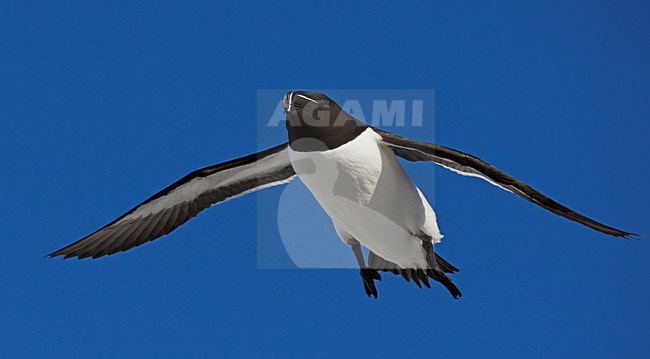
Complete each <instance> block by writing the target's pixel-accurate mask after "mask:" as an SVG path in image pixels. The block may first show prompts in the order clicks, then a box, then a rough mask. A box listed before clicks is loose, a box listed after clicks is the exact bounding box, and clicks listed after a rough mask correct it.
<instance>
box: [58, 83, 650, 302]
mask: <svg viewBox="0 0 650 359" xmlns="http://www.w3.org/2000/svg"><path fill="white" fill-rule="evenodd" d="M282 106H283V108H284V110H285V112H286V121H285V123H286V128H287V133H288V141H287V142H285V143H283V144H280V145H278V146H275V147H272V148H269V149H267V150H264V151H261V152H258V153H254V154H251V155H248V156H245V157H241V158H237V159H234V160H231V161H227V162H223V163H219V164H216V165H213V166H209V167H205V168H202V169H199V170H196V171H194V172H191V173H189V174H188V175H186V176H185V177H183V178H181V179H180V180H178V181H176V182H174V183H173V184H171V185H169V186H168V187H166V188H164V189H163V190H161V191H159V192H158V193H156V194H154V195H153V196H151V197H150V198H149V199H147V200H145V201H144V202H142V203H141V204H139V205H137V206H135V207H134V208H133V209H131V210H129V211H128V212H126V213H124V214H123V215H122V216H120V217H119V218H117V219H115V220H114V221H112V222H111V223H109V224H107V225H105V226H104V227H102V228H100V229H99V230H97V231H96V232H94V233H92V234H90V235H88V236H86V237H84V238H82V239H80V240H79V241H77V242H75V243H72V244H70V245H68V246H66V247H64V248H62V249H60V250H58V251H55V252H53V253H51V254H49V256H50V257H56V256H63V257H64V258H71V257H77V258H79V259H82V258H88V257H92V258H99V257H103V256H105V255H111V254H115V253H118V252H123V251H126V250H129V249H131V248H134V247H137V246H139V245H141V244H143V243H146V242H149V241H152V240H154V239H157V238H159V237H161V236H164V235H166V234H168V233H170V232H172V231H173V230H175V229H176V228H178V227H179V226H181V225H182V224H184V223H185V222H187V221H188V220H190V219H191V218H193V217H195V216H196V215H197V214H199V213H200V212H201V211H203V210H205V209H207V208H209V207H211V206H212V205H214V204H217V203H221V202H225V201H227V200H229V199H233V198H236V197H239V196H242V195H244V194H247V193H251V192H254V191H258V190H261V189H263V188H267V187H272V186H277V185H282V184H286V183H288V182H289V181H291V180H292V179H294V178H295V177H298V178H299V179H300V180H301V181H302V182H303V183H304V184H305V186H306V187H307V188H308V189H309V191H310V192H311V194H312V195H313V196H314V197H315V198H316V200H317V201H318V203H319V204H320V205H321V207H322V208H323V210H324V211H325V212H326V213H327V214H328V215H329V217H330V218H331V219H332V223H333V225H334V228H335V230H336V233H337V234H338V236H339V237H340V239H341V240H342V241H343V242H344V243H345V244H347V245H348V246H350V248H351V250H352V252H353V254H354V256H355V258H356V261H357V263H358V265H359V269H360V276H361V279H362V283H363V288H364V291H365V293H366V295H368V297H371V296H374V297H375V298H377V295H378V292H377V287H376V285H375V281H380V280H381V275H380V273H379V272H391V273H393V274H397V275H401V276H402V277H404V279H406V280H407V281H411V280H412V281H413V282H414V283H415V284H416V285H417V286H419V287H421V286H422V285H425V286H426V287H429V288H430V284H429V279H433V280H435V281H437V282H440V283H441V284H442V285H443V286H445V288H447V290H448V291H449V293H450V294H451V295H452V296H453V297H454V298H456V299H457V298H459V297H461V295H462V294H461V292H460V290H459V289H458V287H457V286H456V285H455V284H454V282H453V281H452V280H451V278H450V277H449V276H448V274H453V273H455V272H457V271H458V269H457V268H456V267H454V266H453V265H451V264H450V263H449V262H447V261H446V260H444V259H443V258H442V257H440V256H439V255H438V254H437V253H436V252H434V245H435V244H437V243H439V242H440V241H441V239H442V234H441V233H440V229H439V228H438V223H437V221H436V215H435V212H434V211H433V209H432V207H431V205H430V204H429V202H428V201H427V199H426V197H425V196H424V195H423V194H422V192H421V191H420V189H418V187H417V186H416V185H415V184H414V183H413V182H412V181H411V179H410V178H409V176H408V174H407V173H406V172H405V170H404V168H403V167H402V166H401V164H400V162H399V161H398V157H400V158H402V159H404V160H407V161H413V162H433V163H435V164H437V165H440V166H442V167H444V168H446V169H449V170H451V171H453V172H456V173H458V174H461V175H465V176H471V177H478V178H481V179H484V180H486V181H488V182H489V183H491V184H493V185H495V186H497V187H500V188H502V189H504V190H506V191H508V192H511V193H514V194H515V195H517V196H519V197H521V198H523V199H525V200H527V201H530V202H532V203H534V204H536V205H538V206H540V207H542V208H544V209H546V210H548V211H550V212H552V213H555V214H556V215H558V216H562V217H565V218H567V219H569V220H571V221H574V222H577V223H579V224H582V225H584V226H587V227H589V228H591V229H594V230H596V231H598V232H602V233H604V234H607V235H610V236H614V237H628V238H629V237H638V235H636V234H633V233H630V232H626V231H622V230H620V229H616V228H613V227H610V226H607V225H605V224H602V223H600V222H597V221H595V220H593V219H590V218H588V217H586V216H584V215H582V214H580V213H578V212H575V211H573V210H571V209H569V208H567V207H565V206H564V205H562V204H560V203H558V202H556V201H554V200H553V199H551V198H549V197H547V196H546V195H544V194H542V193H541V192H539V191H537V190H536V189H534V188H532V187H530V186H529V185H527V184H525V183H523V182H521V181H519V180H517V179H516V178H514V177H512V176H510V175H508V174H506V173H504V172H502V171H501V170H499V169H497V168H495V167H493V166H491V165H489V164H488V163H486V162H484V161H482V160H481V159H479V158H477V157H474V156H472V155H469V154H466V153H463V152H460V151H457V150H454V149H451V148H448V147H444V146H441V145H437V144H432V143H425V142H420V141H415V140H412V139H408V138H404V137H400V136H398V135H396V134H393V133H390V132H386V131H382V130H380V129H378V128H374V127H371V126H368V125H367V124H365V123H363V122H361V121H359V120H357V119H356V118H354V117H353V116H351V115H350V114H349V113H347V112H346V111H344V110H343V109H342V108H341V107H340V106H339V105H338V104H337V103H336V102H335V101H333V100H332V99H330V98H329V97H327V96H326V95H324V94H322V93H317V92H305V91H295V92H287V93H286V94H285V95H284V98H283V99H282ZM361 246H364V247H366V248H367V249H368V259H367V261H366V258H365V257H364V255H363V252H362V249H361V248H362V247H361Z"/></svg>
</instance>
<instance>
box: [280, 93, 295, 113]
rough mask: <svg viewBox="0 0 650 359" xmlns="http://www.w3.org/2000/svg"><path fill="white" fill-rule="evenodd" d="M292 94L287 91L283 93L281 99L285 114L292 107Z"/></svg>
mask: <svg viewBox="0 0 650 359" xmlns="http://www.w3.org/2000/svg"><path fill="white" fill-rule="evenodd" d="M293 94H294V93H293V92H291V91H289V92H287V93H285V94H284V97H283V98H282V107H283V108H284V111H286V112H289V111H291V108H292V107H293Z"/></svg>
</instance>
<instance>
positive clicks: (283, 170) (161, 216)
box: [49, 143, 295, 259]
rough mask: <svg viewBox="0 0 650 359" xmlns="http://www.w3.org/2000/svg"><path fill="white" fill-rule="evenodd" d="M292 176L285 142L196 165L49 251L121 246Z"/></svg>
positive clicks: (80, 252) (83, 252) (94, 252)
mask: <svg viewBox="0 0 650 359" xmlns="http://www.w3.org/2000/svg"><path fill="white" fill-rule="evenodd" d="M294 176H295V172H294V170H293V167H292V166H291V163H290V161H289V156H288V154H287V144H286V143H285V144H282V145H279V146H276V147H273V148H270V149H267V150H265V151H262V152H259V153H255V154H251V155H248V156H245V157H241V158H238V159H235V160H232V161H228V162H224V163H220V164H217V165H214V166H210V167H206V168H203V169H200V170H196V171H194V172H192V173H190V174H188V175H187V176H185V177H183V178H181V179H180V180H178V181H176V182H175V183H173V184H171V185H170V186H168V187H167V188H165V189H163V190H161V191H160V192H158V193H156V194H154V195H153V196H151V197H150V198H149V199H147V200H146V201H144V202H142V203H141V204H139V205H137V206H136V207H134V208H133V209H131V210H130V211H128V212H126V213H125V214H123V215H122V216H120V217H119V218H117V219H115V220H114V221H113V222H111V223H109V224H107V225H106V226H104V227H102V228H101V229H99V230H98V231H96V232H94V233H92V234H90V235H88V236H87V237H85V238H82V239H81V240H79V241H77V242H75V243H72V244H70V245H69V246H67V247H65V248H62V249H60V250H58V251H56V252H53V253H51V254H49V256H50V257H56V256H61V255H62V256H64V258H70V257H78V258H79V259H82V258H86V257H93V258H99V257H102V256H105V255H109V254H114V253H117V252H123V251H126V250H128V249H131V248H133V247H137V246H139V245H141V244H143V243H146V242H148V241H152V240H154V239H157V238H159V237H161V236H163V235H165V234H168V233H170V232H171V231H173V230H174V229H176V228H178V227H179V226H180V225H182V224H183V223H185V222H187V221H189V220H190V219H191V218H193V217H195V216H196V215H197V214H199V212H201V211H203V210H204V209H206V208H208V207H210V206H212V205H213V204H217V203H220V202H224V201H226V200H229V199H232V198H235V197H237V196H241V195H244V194H246V193H249V192H254V191H257V190H260V189H262V188H266V187H271V186H276V185H280V184H284V183H287V182H289V181H290V180H291V179H292V178H293V177H294Z"/></svg>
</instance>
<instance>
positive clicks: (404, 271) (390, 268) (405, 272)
mask: <svg viewBox="0 0 650 359" xmlns="http://www.w3.org/2000/svg"><path fill="white" fill-rule="evenodd" d="M431 247H432V248H431V250H430V252H429V251H428V250H427V247H426V246H425V247H424V248H425V250H427V254H428V253H432V254H433V259H432V261H433V265H432V264H431V263H430V264H429V266H430V268H429V269H427V270H422V269H412V268H401V267H400V266H398V265H397V264H395V263H393V262H391V261H388V260H386V259H384V258H382V257H380V256H378V255H377V254H375V253H374V252H372V251H371V252H370V255H369V256H368V267H370V268H374V269H376V270H380V271H383V272H391V273H393V274H397V275H401V276H402V277H403V278H404V279H405V280H406V281H407V282H410V281H411V279H412V280H413V283H415V284H416V285H417V286H418V287H420V288H422V283H424V285H425V286H426V287H427V288H431V285H430V284H429V278H431V279H433V280H435V281H438V282H440V283H441V284H442V285H444V286H445V288H447V290H448V291H449V293H451V295H452V296H453V297H454V298H456V299H458V298H460V297H461V296H462V293H461V292H460V290H458V287H456V286H455V285H454V283H452V281H451V279H450V278H449V277H447V275H445V273H452V274H453V273H456V272H458V271H459V269H458V268H456V267H454V266H453V265H452V264H450V263H449V262H447V261H446V260H444V259H443V258H442V257H440V256H439V255H438V254H436V253H434V252H433V246H431ZM427 262H431V260H429V255H427Z"/></svg>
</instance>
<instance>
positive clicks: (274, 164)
mask: <svg viewBox="0 0 650 359" xmlns="http://www.w3.org/2000/svg"><path fill="white" fill-rule="evenodd" d="M287 165H289V158H288V155H287V150H282V151H280V152H277V153H274V154H272V155H269V156H267V157H265V158H262V159H260V160H259V161H255V162H253V163H249V164H246V165H242V166H238V167H234V168H230V169H227V170H224V171H220V172H217V173H215V174H212V175H210V176H207V177H200V178H195V179H193V180H191V181H189V182H187V183H185V184H183V185H181V186H180V187H178V188H175V189H174V190H173V191H171V192H170V193H168V194H167V195H166V196H163V197H160V198H157V199H155V200H153V201H151V202H149V203H147V204H144V205H142V206H140V207H138V208H137V209H136V210H135V211H134V212H133V213H131V214H129V215H128V216H126V217H124V218H122V219H121V220H120V221H119V222H118V223H117V224H120V223H125V222H130V221H133V220H136V219H138V218H142V217H146V216H148V215H151V214H154V213H158V212H160V211H162V210H164V209H167V208H171V207H173V206H175V205H177V204H179V203H182V202H189V201H192V200H194V199H196V198H197V197H199V195H201V194H202V193H205V192H208V191H211V190H214V189H217V188H219V187H225V186H228V185H231V184H234V183H237V182H240V181H243V180H247V179H254V178H257V177H258V176H259V175H260V174H265V173H272V172H277V171H280V170H281V169H283V168H284V167H286V166H287ZM293 178H294V177H290V178H287V179H284V180H281V181H277V182H272V183H267V184H264V185H261V186H258V187H255V188H252V189H250V190H247V191H244V192H242V193H239V194H237V195H235V196H232V197H229V198H227V199H225V200H224V202H225V201H228V200H231V199H234V198H237V197H240V196H243V195H245V194H247V193H250V192H255V191H258V190H261V189H263V188H268V187H273V186H277V185H281V184H284V183H287V182H289V181H291V180H292V179H293Z"/></svg>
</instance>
